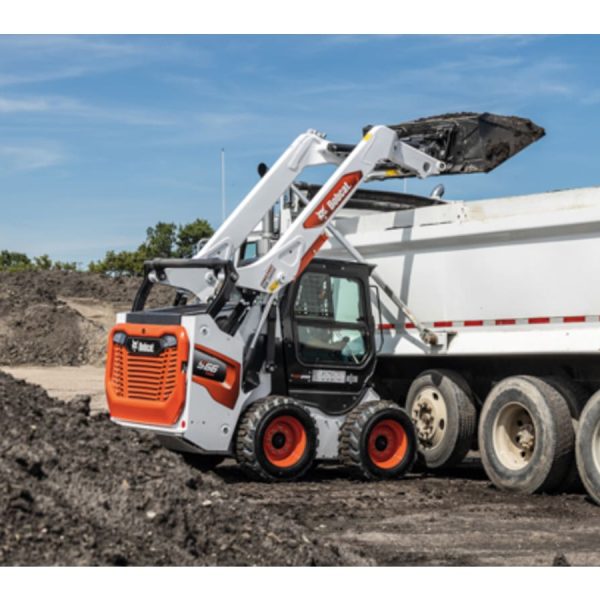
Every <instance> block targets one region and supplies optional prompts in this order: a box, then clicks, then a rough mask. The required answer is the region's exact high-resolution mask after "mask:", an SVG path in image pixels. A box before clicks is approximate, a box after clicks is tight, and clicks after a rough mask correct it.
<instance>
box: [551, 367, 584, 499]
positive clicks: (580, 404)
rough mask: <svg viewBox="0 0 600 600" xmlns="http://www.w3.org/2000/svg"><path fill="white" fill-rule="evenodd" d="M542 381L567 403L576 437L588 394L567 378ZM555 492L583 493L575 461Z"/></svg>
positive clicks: (579, 385) (557, 377)
mask: <svg viewBox="0 0 600 600" xmlns="http://www.w3.org/2000/svg"><path fill="white" fill-rule="evenodd" d="M544 381H545V382H546V383H548V384H550V385H551V386H552V387H553V388H554V389H555V390H556V391H557V392H559V393H560V394H561V395H562V397H563V398H564V399H565V400H566V401H567V406H568V407H569V412H570V413H571V422H572V424H573V431H574V432H575V435H577V429H578V428H579V419H580V417H581V412H582V411H583V408H584V407H585V404H586V402H587V400H588V398H589V393H588V392H586V390H585V388H584V387H583V386H582V385H581V384H579V383H577V382H576V381H573V380H572V379H569V378H568V377H561V376H552V377H544ZM557 491H559V492H579V491H583V483H582V482H581V478H580V477H579V472H578V469H577V462H576V461H573V462H572V463H571V465H570V466H569V470H568V471H567V474H566V476H565V479H564V481H563V482H562V483H561V484H560V486H559V487H558V488H557Z"/></svg>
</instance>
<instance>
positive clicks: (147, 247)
mask: <svg viewBox="0 0 600 600" xmlns="http://www.w3.org/2000/svg"><path fill="white" fill-rule="evenodd" d="M176 237H177V225H175V223H163V222H158V223H157V224H156V225H155V226H154V227H148V229H146V241H145V242H144V243H143V244H142V245H141V246H140V247H139V248H138V250H141V251H142V252H143V253H144V254H145V255H146V257H147V258H159V257H160V258H170V257H171V256H173V252H174V245H175V239H176Z"/></svg>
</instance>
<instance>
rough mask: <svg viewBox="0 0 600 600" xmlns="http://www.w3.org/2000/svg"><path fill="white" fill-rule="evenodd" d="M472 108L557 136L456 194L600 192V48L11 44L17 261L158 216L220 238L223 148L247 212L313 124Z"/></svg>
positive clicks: (78, 251)
mask: <svg viewBox="0 0 600 600" xmlns="http://www.w3.org/2000/svg"><path fill="white" fill-rule="evenodd" d="M463 110H473V111H490V112H496V113H501V114H517V115H520V116H525V117H528V118H531V119H532V120H534V121H535V122H536V123H538V124H539V125H541V126H543V127H545V128H546V132H547V136H546V137H545V138H543V139H542V140H541V141H539V142H538V143H536V144H535V145H533V146H531V147H530V148H528V149H526V150H525V151H524V152H523V153H521V154H519V155H517V156H516V157H515V158H513V159H512V160H511V161H509V162H508V163H506V164H504V165H502V166H501V167H499V168H498V169H497V170H496V171H495V172H493V173H491V174H488V175H471V176H458V177H452V178H450V177H449V178H441V181H443V182H444V183H445V185H446V189H447V193H446V197H447V198H455V199H474V198H488V197H494V196H501V195H514V194H520V193H531V192H538V191H546V190H551V189H560V188H567V187H580V186H592V185H600V148H599V146H600V144H599V142H598V137H599V136H598V132H600V38H599V37H597V36H590V37H586V36H574V37H569V36H561V37H554V36H533V37H526V36H511V37H506V36H491V37H490V36H451V37H446V36H444V37H441V36H190V37H188V36H174V37H169V36H156V37H155V36H132V37H128V36H126V37H123V36H102V37H97V36H89V37H74V36H66V37H60V36H32V37H27V36H0V202H1V209H2V213H1V218H0V249H3V248H8V249H11V250H18V251H22V252H27V253H28V254H41V253H48V254H50V255H51V256H52V257H53V258H55V259H61V260H74V261H79V262H81V263H82V264H84V265H85V264H87V263H88V262H89V260H92V259H96V258H99V257H101V256H103V255H104V253H105V251H106V250H108V249H128V248H134V247H136V246H137V245H138V244H139V243H140V242H141V241H142V240H143V238H144V235H145V229H146V227H147V226H149V225H153V224H155V223H156V222H157V221H159V220H163V221H174V222H177V223H185V222H189V221H191V220H193V219H195V218H197V217H202V218H206V219H208V220H209V221H210V222H211V223H212V224H213V225H215V226H216V225H218V224H219V222H220V215H221V208H220V173H219V165H220V155H219V153H220V149H221V147H225V150H226V155H227V198H228V208H229V209H231V208H232V207H233V206H235V204H237V203H238V202H239V201H240V200H241V199H242V198H243V197H244V195H245V193H246V192H247V191H248V190H249V189H250V188H251V186H252V185H253V184H254V183H255V181H256V177H257V176H256V165H257V163H258V162H260V161H265V162H267V163H272V162H273V161H274V160H275V159H276V158H277V156H278V155H279V154H280V152H281V151H282V150H284V149H285V147H286V146H287V145H288V144H289V142H290V141H291V140H292V139H293V138H294V137H295V136H296V135H297V134H298V133H300V132H302V131H304V130H306V129H308V128H315V129H318V130H320V131H325V132H327V134H328V137H329V139H332V140H335V141H343V142H354V141H356V140H357V139H359V137H360V132H361V128H362V126H363V125H365V124H368V123H373V124H374V123H384V124H385V123H397V122H401V121H404V120H409V119H413V118H418V117H422V116H429V115H434V114H438V113H442V112H448V111H463ZM322 176H323V173H316V174H313V175H310V174H308V173H307V175H306V177H305V179H308V180H316V181H318V180H319V177H322ZM438 182H439V181H438V180H436V181H434V180H433V179H432V180H429V181H424V182H417V181H414V180H411V181H410V182H409V183H408V189H409V191H413V192H422V193H428V192H429V190H430V189H431V188H432V187H433V186H434V185H435V184H436V183H438ZM375 187H382V184H378V185H375ZM383 187H388V188H390V187H391V188H395V189H398V190H401V189H402V183H400V182H395V183H393V184H392V183H389V182H388V183H386V184H385V185H384V186H383Z"/></svg>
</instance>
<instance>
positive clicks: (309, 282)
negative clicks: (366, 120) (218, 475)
mask: <svg viewBox="0 0 600 600" xmlns="http://www.w3.org/2000/svg"><path fill="white" fill-rule="evenodd" d="M542 135H543V130H542V129H540V128H539V127H537V126H536V125H534V124H533V123H532V122H531V121H528V120H525V119H520V118H516V117H499V116H495V115H490V114H487V113H485V114H473V113H461V114H453V115H443V116H440V117H435V118H430V119H423V120H419V121H413V122H409V123H404V124H401V125H396V126H389V127H388V126H382V125H379V126H373V127H368V128H365V131H364V136H363V137H362V139H361V141H359V143H358V144H356V145H355V146H353V145H352V146H351V145H346V144H338V143H332V142H329V141H327V140H326V138H325V136H324V135H323V134H321V133H319V132H317V131H313V130H310V131H308V132H306V133H304V134H302V135H300V136H299V137H298V138H297V139H296V140H295V141H294V142H293V143H292V144H291V146H290V147H289V148H288V149H287V150H286V151H285V152H284V153H283V154H282V155H281V157H280V158H279V159H278V160H277V162H276V163H275V164H274V165H272V166H271V167H270V168H266V167H265V166H264V165H263V167H262V168H261V169H260V174H261V175H262V177H261V179H260V180H259V181H258V183H257V184H256V185H255V187H254V189H252V190H251V191H250V193H249V194H248V195H247V196H246V198H245V199H244V200H243V201H242V202H241V203H240V204H239V206H238V207H237V208H236V209H235V210H234V211H233V212H232V214H231V215H230V216H229V218H228V219H227V220H226V221H225V222H224V223H223V225H222V226H221V227H220V228H219V229H218V230H217V231H216V233H215V234H214V235H213V236H212V237H211V238H210V239H209V240H208V241H207V242H206V243H205V244H204V245H203V246H202V248H201V250H200V251H199V252H198V253H197V254H196V255H195V256H194V257H193V258H190V259H161V258H156V259H155V260H151V261H148V262H146V264H145V275H144V279H143V283H142V285H141V287H140V289H139V291H138V293H137V296H136V298H135V300H134V303H133V307H132V310H131V311H129V312H127V313H122V314H119V315H118V319H117V324H116V326H115V327H114V328H113V330H112V331H111V333H110V337H109V341H108V358H107V364H106V393H107V398H108V403H109V408H110V414H111V418H112V419H113V420H114V421H115V422H116V423H119V424H121V425H125V426H128V427H134V428H138V429H144V430H149V431H152V432H154V433H156V435H157V436H158V437H159V439H160V440H161V442H162V443H163V444H164V445H166V446H167V447H170V448H172V449H173V450H176V451H179V452H182V453H185V454H187V455H188V456H191V457H195V458H196V460H197V462H198V463H199V464H203V465H205V466H206V465H211V464H212V465H216V464H217V463H218V462H219V461H220V460H222V459H224V458H226V457H233V458H235V459H236V460H237V461H238V463H239V464H240V465H241V467H242V468H243V469H244V470H245V471H247V472H248V473H250V474H251V475H254V476H256V477H259V478H262V479H264V480H289V479H295V478H298V477H300V476H302V475H303V474H304V473H306V472H307V470H308V469H309V468H310V467H311V465H313V463H315V461H338V462H341V463H343V464H344V465H346V466H347V467H349V468H350V469H352V470H353V471H354V472H355V473H357V474H359V475H360V476H362V477H364V478H368V479H376V478H396V477H400V476H402V475H404V474H405V473H406V472H407V471H408V470H409V469H410V468H411V466H412V465H413V463H414V462H415V458H416V456H417V446H418V440H417V431H416V429H415V425H414V424H413V420H411V417H410V416H409V415H408V414H407V413H406V412H405V411H404V410H403V408H402V407H401V406H400V405H401V404H403V400H404V399H403V398H385V397H382V395H381V393H378V391H376V389H375V387H374V385H373V377H374V372H375V369H376V363H377V360H378V357H377V355H378V350H379V348H380V342H381V339H380V338H381V334H382V332H381V331H380V330H379V329H378V327H377V326H378V323H376V320H375V315H374V314H373V313H374V310H377V307H378V306H379V305H380V293H381V294H384V295H386V296H387V297H388V301H389V302H391V303H392V304H393V305H394V306H395V307H396V308H397V310H398V312H399V313H400V314H401V315H402V318H403V319H405V320H406V323H408V324H411V325H412V327H413V330H414V332H415V335H416V336H417V338H418V341H419V344H421V345H422V346H423V347H425V348H428V349H429V351H430V352H431V353H433V354H435V353H436V352H438V351H441V349H443V348H444V347H445V346H444V345H445V344H446V343H447V336H446V335H445V334H444V332H436V331H434V329H433V328H432V327H426V326H424V325H423V324H422V323H421V322H420V321H419V320H418V319H417V318H416V317H415V316H414V314H413V312H412V311H411V310H410V308H409V307H408V306H407V305H406V303H405V302H404V301H403V299H401V298H400V297H399V293H398V290H397V289H393V286H390V285H389V284H388V283H387V282H386V281H385V280H384V278H382V277H381V276H380V275H379V274H378V272H377V264H369V263H367V262H366V261H365V260H364V258H363V256H362V255H361V253H360V252H358V251H357V250H356V248H355V247H354V246H353V245H352V244H350V243H349V242H348V240H347V239H346V237H345V235H344V234H342V233H340V231H338V230H337V229H336V228H335V227H334V225H333V219H334V217H335V216H336V215H337V214H339V212H340V210H342V209H343V208H344V207H351V206H352V200H351V199H352V197H353V195H354V194H355V193H356V191H357V189H358V187H359V185H360V184H361V183H364V182H370V181H374V180H384V179H390V178H403V177H413V176H416V177H420V178H425V177H429V176H434V175H441V174H460V173H478V172H487V171H489V170H491V169H493V168H495V167H496V166H498V165H499V164H501V163H502V162H503V161H504V160H506V159H507V158H509V157H510V156H512V155H513V154H515V153H516V152H518V151H519V150H521V149H522V148H524V147H525V146H527V145H528V144H530V143H531V142H533V141H535V140H536V139H538V138H539V137H541V136H542ZM324 164H332V165H335V166H336V167H337V168H336V170H335V172H334V173H333V175H331V177H330V178H329V179H328V180H327V182H326V183H325V184H324V185H322V186H321V187H320V188H318V189H312V190H309V189H308V188H309V187H310V186H308V187H307V186H304V187H303V186H301V185H299V184H298V178H299V176H300V175H301V173H302V171H303V170H304V169H305V168H307V167H312V166H320V165H324ZM290 194H291V195H293V197H294V198H295V201H296V203H295V204H294V205H293V206H291V207H290V205H289V204H287V205H286V204H285V202H286V199H289V195H290ZM406 198H408V200H407V201H409V200H410V197H408V196H406ZM298 201H299V203H298ZM397 201H398V198H396V197H394V195H393V194H387V193H383V192H379V196H378V192H367V191H365V194H364V195H363V198H362V199H361V200H360V201H357V204H355V205H354V206H355V207H356V208H357V209H360V208H361V207H363V208H364V206H365V203H366V205H367V206H370V205H371V204H373V203H375V204H377V203H380V204H381V203H383V204H386V203H387V204H390V203H391V204H392V205H393V204H394V203H396V204H397ZM361 203H362V204H361ZM424 203H425V205H426V204H429V205H435V204H441V203H442V200H440V198H439V197H435V198H431V199H429V200H425V201H424ZM284 206H285V207H286V209H285V210H283V207H284ZM275 221H277V224H276V225H275V224H274V222H275ZM326 242H329V244H335V247H337V248H339V249H343V251H344V252H345V253H346V258H345V259H340V258H339V257H336V258H334V259H329V258H328V259H323V258H316V255H317V253H319V250H320V249H321V248H322V247H323V245H324V244H326ZM155 284H160V285H166V286H170V287H172V288H173V292H174V298H175V300H174V303H173V306H170V307H163V308H159V309H148V308H146V306H145V305H146V301H147V299H148V296H149V294H150V291H151V289H152V286H154V285H155ZM374 307H375V308H374ZM377 320H378V321H380V320H381V318H380V316H378V318H377ZM421 425H422V424H421Z"/></svg>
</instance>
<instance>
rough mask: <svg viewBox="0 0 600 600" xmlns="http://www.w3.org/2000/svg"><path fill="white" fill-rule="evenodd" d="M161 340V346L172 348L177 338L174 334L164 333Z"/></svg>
mask: <svg viewBox="0 0 600 600" xmlns="http://www.w3.org/2000/svg"><path fill="white" fill-rule="evenodd" d="M161 340H162V347H163V348H174V347H175V346H177V338H176V337H175V336H174V335H165V336H163V337H162V338H161Z"/></svg>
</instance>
